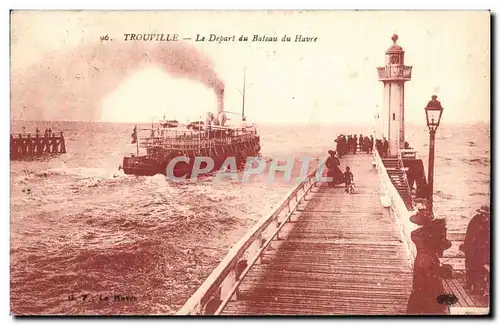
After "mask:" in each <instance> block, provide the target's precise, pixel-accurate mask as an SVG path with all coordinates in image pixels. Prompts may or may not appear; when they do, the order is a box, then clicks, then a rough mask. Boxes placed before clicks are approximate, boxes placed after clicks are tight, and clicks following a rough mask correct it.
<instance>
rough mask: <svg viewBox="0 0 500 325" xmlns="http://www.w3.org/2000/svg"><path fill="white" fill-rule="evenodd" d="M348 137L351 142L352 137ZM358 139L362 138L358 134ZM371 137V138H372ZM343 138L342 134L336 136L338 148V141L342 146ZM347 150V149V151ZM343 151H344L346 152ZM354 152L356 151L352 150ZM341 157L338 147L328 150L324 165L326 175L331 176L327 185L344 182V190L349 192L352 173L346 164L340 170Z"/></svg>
mask: <svg viewBox="0 0 500 325" xmlns="http://www.w3.org/2000/svg"><path fill="white" fill-rule="evenodd" d="M349 137H350V139H351V140H350V141H351V143H353V140H352V139H353V138H354V137H351V136H349ZM366 138H367V139H368V140H367V141H371V140H370V138H368V137H366ZM360 139H362V136H360ZM372 139H373V138H372ZM344 140H346V139H345V136H343V135H339V136H338V137H337V140H335V141H336V142H337V148H339V143H340V146H341V148H342V146H343V143H344ZM345 144H347V142H345ZM347 152H349V151H347ZM347 152H345V153H347ZM354 153H356V152H355V151H354ZM340 157H341V154H339V152H338V149H337V151H333V150H328V158H327V159H326V162H325V165H326V168H327V177H331V179H332V180H331V181H330V182H329V186H332V187H333V186H335V185H338V184H342V183H343V184H345V191H346V192H349V188H350V187H351V186H352V185H353V184H354V175H353V174H352V172H351V169H350V168H349V166H346V168H345V172H342V170H341V169H340V159H339V158H340Z"/></svg>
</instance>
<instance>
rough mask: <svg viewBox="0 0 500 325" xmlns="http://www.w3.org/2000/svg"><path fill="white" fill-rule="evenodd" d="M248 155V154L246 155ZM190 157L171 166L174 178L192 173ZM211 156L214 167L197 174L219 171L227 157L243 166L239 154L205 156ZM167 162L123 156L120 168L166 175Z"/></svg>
mask: <svg viewBox="0 0 500 325" xmlns="http://www.w3.org/2000/svg"><path fill="white" fill-rule="evenodd" d="M248 157H250V156H248ZM248 157H247V158H248ZM188 158H190V160H189V163H186V162H184V161H179V162H177V163H176V164H175V165H174V166H173V170H172V173H173V176H174V177H176V178H189V177H191V176H192V174H193V167H194V161H195V159H196V157H188ZM207 158H211V159H212V160H213V162H214V167H213V168H212V169H210V170H209V171H207V172H201V173H199V176H204V175H209V174H211V173H213V172H216V171H219V170H220V168H221V167H222V165H223V163H224V162H225V161H226V160H227V159H228V158H229V159H231V158H234V161H236V162H237V164H236V167H237V169H242V168H243V162H244V161H246V159H245V160H242V156H241V155H239V156H238V155H236V156H235V155H228V156H218V157H207ZM168 165H169V163H168V162H165V163H158V162H157V161H155V160H152V159H149V158H147V157H146V156H140V157H125V158H123V165H122V169H123V172H124V173H125V174H127V175H137V176H154V175H158V174H161V175H167V168H168ZM205 167H206V165H205V164H204V163H202V164H201V166H200V169H204V168H205Z"/></svg>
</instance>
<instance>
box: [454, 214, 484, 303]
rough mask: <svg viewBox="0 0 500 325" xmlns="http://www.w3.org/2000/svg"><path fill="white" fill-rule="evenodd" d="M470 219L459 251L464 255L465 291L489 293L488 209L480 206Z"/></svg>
mask: <svg viewBox="0 0 500 325" xmlns="http://www.w3.org/2000/svg"><path fill="white" fill-rule="evenodd" d="M476 212H478V213H477V214H476V215H475V216H474V217H472V219H471V221H470V222H469V225H468V226H467V232H466V233H465V240H464V243H463V244H462V245H460V248H459V249H460V250H461V251H462V252H464V253H465V272H466V273H465V276H466V285H467V289H469V290H471V291H472V292H474V293H480V294H485V293H489V284H488V280H487V279H488V271H487V270H486V268H485V265H488V266H489V265H490V207H489V206H482V207H481V208H480V209H478V210H476Z"/></svg>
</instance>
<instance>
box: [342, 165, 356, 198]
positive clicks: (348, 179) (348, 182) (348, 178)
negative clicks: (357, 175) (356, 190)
mask: <svg viewBox="0 0 500 325" xmlns="http://www.w3.org/2000/svg"><path fill="white" fill-rule="evenodd" d="M344 182H345V191H346V193H350V191H352V185H353V182H354V176H353V175H352V173H351V169H350V168H349V167H346V168H345V173H344Z"/></svg>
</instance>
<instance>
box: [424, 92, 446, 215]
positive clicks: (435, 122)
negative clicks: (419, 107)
mask: <svg viewBox="0 0 500 325" xmlns="http://www.w3.org/2000/svg"><path fill="white" fill-rule="evenodd" d="M442 114H443V107H442V106H441V103H440V102H439V101H438V100H437V96H436V95H433V96H432V99H431V101H429V103H427V106H426V107H425V117H426V119H427V127H428V128H429V135H430V144H429V167H428V173H429V175H428V177H427V180H428V188H427V194H428V202H429V203H428V211H429V212H430V213H431V214H432V213H433V193H434V142H435V139H436V130H437V128H438V127H439V122H440V121H441V115H442Z"/></svg>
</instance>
